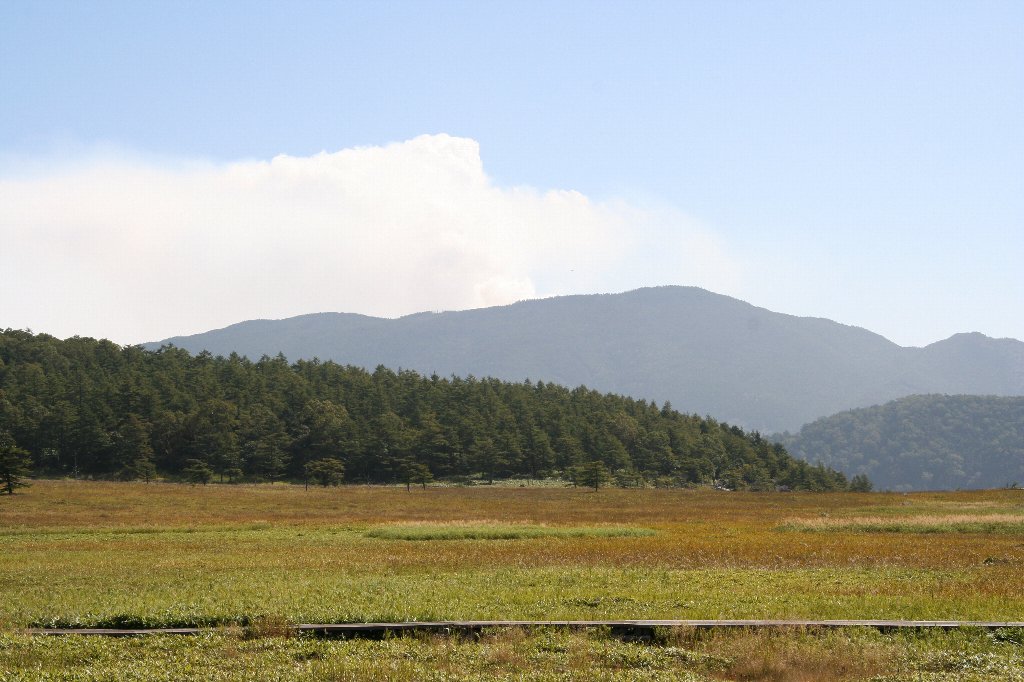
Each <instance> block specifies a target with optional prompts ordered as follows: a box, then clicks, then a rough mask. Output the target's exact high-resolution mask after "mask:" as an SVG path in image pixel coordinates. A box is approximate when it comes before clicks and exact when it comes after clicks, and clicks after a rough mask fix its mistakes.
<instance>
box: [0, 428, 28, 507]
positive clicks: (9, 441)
mask: <svg viewBox="0 0 1024 682" xmlns="http://www.w3.org/2000/svg"><path fill="white" fill-rule="evenodd" d="M31 464H32V459H31V457H30V456H29V453H28V450H24V449H22V448H19V447H18V446H17V445H15V443H14V439H13V438H11V436H10V434H8V433H7V432H6V431H0V488H2V491H3V492H6V493H7V494H8V495H13V494H14V490H15V489H16V488H26V487H28V485H29V484H28V483H26V482H25V480H24V479H25V478H26V477H27V476H28V475H29V467H30V466H31Z"/></svg>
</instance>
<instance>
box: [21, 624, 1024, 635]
mask: <svg viewBox="0 0 1024 682" xmlns="http://www.w3.org/2000/svg"><path fill="white" fill-rule="evenodd" d="M513 627H514V628H543V627H550V628H568V629H574V630H580V629H591V628H608V629H610V630H612V631H613V632H618V633H626V634H629V633H634V634H644V633H648V634H650V633H653V631H654V629H655V628H677V627H687V628H697V629H714V628H849V627H866V628H874V629H878V630H898V629H943V630H952V629H956V628H982V629H986V630H996V629H999V628H1008V627H1014V628H1022V627H1024V621H961V620H461V621H437V622H418V621H411V622H404V623H303V624H300V625H295V626H292V629H294V630H295V631H296V632H299V633H308V634H311V635H320V636H328V637H330V636H334V637H375V636H376V637H380V636H386V635H388V634H400V633H405V632H435V633H440V634H445V633H447V634H455V633H477V632H480V631H482V630H485V629H490V628H513ZM212 631H214V630H213V629H212V628H152V629H117V628H67V629H65V628H31V629H28V630H25V631H24V632H27V633H28V634H32V635H100V636H106V637H133V636H140V635H195V634H199V633H200V632H212Z"/></svg>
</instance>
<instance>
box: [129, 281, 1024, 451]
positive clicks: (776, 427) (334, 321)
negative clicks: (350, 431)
mask: <svg viewBox="0 0 1024 682" xmlns="http://www.w3.org/2000/svg"><path fill="white" fill-rule="evenodd" d="M163 344H172V345H175V346H178V347H181V348H184V349H186V350H189V351H190V352H193V353H196V352H201V351H203V350H208V351H209V352H211V353H213V354H215V355H228V354H230V353H231V352H237V353H239V354H240V355H246V356H248V357H250V358H253V359H255V358H258V357H260V356H262V355H276V354H277V353H283V354H284V355H285V356H286V357H288V358H289V359H290V360H297V359H300V358H302V359H312V358H314V357H318V358H320V359H322V360H328V359H331V360H334V361H336V362H340V363H343V364H352V365H357V366H362V367H366V368H368V369H372V368H373V367H376V366H377V365H385V366H387V367H392V368H398V367H401V368H407V369H414V370H417V371H420V372H424V373H427V374H431V373H436V374H439V375H441V376H448V375H451V374H456V375H462V376H465V375H468V374H473V375H475V376H494V377H497V378H501V379H509V380H516V381H518V380H522V379H525V378H532V379H541V380H544V381H552V382H555V383H560V384H564V385H586V386H588V387H590V388H594V389H598V390H602V391H611V392H615V393H621V394H623V395H631V396H633V397H636V398H643V399H647V400H656V401H658V402H664V401H669V402H671V403H672V404H673V406H674V407H676V408H677V409H681V410H684V411H687V412H693V413H697V414H710V415H715V416H716V417H718V418H721V419H723V420H726V421H729V422H731V423H736V424H738V425H741V426H744V427H746V428H753V429H757V430H762V431H765V432H779V431H785V430H794V429H797V428H799V427H800V426H802V425H803V424H805V423H808V422H810V421H813V420H814V419H816V418H819V417H823V416H827V415H830V414H834V413H836V412H840V411H843V410H846V409H851V408H855V407H864V406H868V405H873V404H878V403H881V402H885V401H888V400H892V399H896V398H899V397H902V396H905V395H912V394H915V393H950V392H952V393H984V394H994V395H1019V394H1024V343H1022V342H1020V341H1018V340H1016V339H992V338H990V337H987V336H985V335H983V334H979V333H977V332H968V333H962V334H955V335H953V336H951V337H950V338H949V339H943V340H940V341H936V342H934V343H932V344H929V345H927V346H924V347H903V346H899V345H898V344H896V343H894V342H893V341H890V340H889V339H886V338H885V337H884V336H882V335H880V334H877V333H875V332H873V331H870V330H867V329H864V328H862V327H856V326H853V325H846V324H842V323H840V322H835V321H833V320H829V319H827V318H821V317H801V316H796V315H790V314H787V313H777V312H774V311H771V310H768V309H766V308H761V307H758V306H755V305H753V304H751V303H748V302H746V301H742V300H740V299H736V298H732V297H729V296H724V295H722V294H717V293H713V292H710V291H707V290H704V289H699V288H697V287H678V286H665V287H651V288H644V289H636V290H633V291H629V292H624V293H621V294H577V295H572V296H558V297H552V298H545V299H530V300H525V301H519V302H516V303H513V304H509V305H506V306H497V307H490V308H476V309H471V310H462V311H445V312H421V313H413V314H410V315H405V316H402V317H399V318H377V317H372V316H367V315H360V314H357V313H309V314H305V315H300V316H296V317H291V318H285V319H282V320H247V321H244V322H240V323H236V324H234V325H229V326H227V327H224V328H222V329H219V330H211V331H209V332H205V333H202V334H195V335H190V336H178V337H171V338H168V339H165V340H164V341H161V342H156V343H152V344H146V347H147V348H150V349H155V348H158V347H159V346H160V345H163Z"/></svg>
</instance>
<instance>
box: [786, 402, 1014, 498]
mask: <svg viewBox="0 0 1024 682" xmlns="http://www.w3.org/2000/svg"><path fill="white" fill-rule="evenodd" d="M780 439H781V440H782V442H783V443H785V444H786V446H787V448H788V449H789V450H790V452H792V453H793V454H794V455H796V456H798V457H801V458H805V459H809V460H811V461H820V462H824V463H825V464H827V465H829V466H833V467H837V468H839V469H842V470H843V471H847V472H854V473H857V472H864V473H866V474H867V475H868V476H869V477H870V478H871V480H872V482H874V484H875V485H876V487H879V488H889V489H893V490H951V489H956V488H996V487H1002V486H1006V485H1012V484H1014V483H1017V484H1020V485H1024V398H1005V397H997V396H977V395H916V396H910V397H907V398H903V399H901V400H895V401H892V402H889V403H886V404H885V405H877V406H875V407H868V408H863V409H858V410H850V411H847V412H841V413H839V414H835V415H832V416H831V417H826V418H824V419H819V420H817V421H815V422H812V423H810V424H807V425H806V426H804V427H803V428H802V429H800V432H799V433H797V434H795V435H790V434H785V435H783V436H781V437H780Z"/></svg>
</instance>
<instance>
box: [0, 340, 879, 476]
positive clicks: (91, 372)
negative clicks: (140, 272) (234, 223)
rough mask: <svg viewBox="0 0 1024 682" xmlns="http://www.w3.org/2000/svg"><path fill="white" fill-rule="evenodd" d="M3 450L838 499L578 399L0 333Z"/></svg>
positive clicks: (694, 436)
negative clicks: (803, 493)
mask: <svg viewBox="0 0 1024 682" xmlns="http://www.w3.org/2000/svg"><path fill="white" fill-rule="evenodd" d="M0 435H2V436H3V437H4V438H5V439H6V442H8V443H13V444H16V447H17V448H18V449H20V450H22V451H26V452H27V453H28V455H27V458H28V459H29V460H30V461H29V462H28V466H29V469H30V471H31V472H32V473H33V474H34V475H37V476H76V477H83V478H85V477H88V478H121V479H127V480H137V479H141V480H147V481H148V480H152V479H155V478H157V477H161V478H168V479H172V480H189V481H193V482H208V481H210V480H214V481H225V482H242V481H249V482H253V481H274V480H291V481H303V480H306V481H309V480H310V479H312V480H313V481H314V482H321V483H324V484H327V483H335V482H339V481H341V480H344V481H346V482H358V483H363V482H366V483H396V482H404V483H406V484H410V483H426V482H427V481H429V480H451V481H456V482H457V481H468V480H470V479H473V480H480V481H494V480H498V479H508V478H529V479H539V478H545V477H561V478H563V479H566V480H573V481H578V482H585V483H586V484H588V485H594V486H595V487H596V486H597V485H599V484H613V483H617V484H619V485H666V486H668V485H674V486H679V485H719V486H722V487H726V488H731V489H751V490H774V489H777V488H785V489H791V490H844V489H847V488H849V487H851V485H850V483H848V481H847V479H846V477H845V476H844V475H843V474H842V473H839V472H837V471H834V470H832V469H829V468H826V467H824V466H821V465H814V466H812V465H809V464H807V463H806V462H804V461H801V460H797V459H795V458H793V457H791V456H790V455H789V454H788V453H787V452H786V450H785V449H784V448H783V447H782V446H781V445H779V444H777V443H772V442H769V441H767V440H765V439H763V438H762V437H761V436H760V434H758V433H747V432H744V431H743V430H742V429H740V428H739V427H736V426H730V425H729V424H726V423H723V422H719V421H716V420H715V419H713V418H710V417H699V416H696V415H686V414H681V413H679V412H676V411H675V410H673V409H672V408H671V406H670V405H669V404H665V405H663V406H658V405H656V404H654V403H653V402H647V401H644V400H637V399H632V398H626V397H622V396H618V395H612V394H602V393H598V392H596V391H592V390H589V389H587V388H585V387H578V388H573V389H570V388H565V387H562V386H557V385H554V384H550V383H543V382H540V381H536V382H535V381H529V380H524V381H522V382H519V383H513V382H506V381H499V380H496V379H488V378H474V377H466V378H460V377H455V376H452V377H439V376H436V375H435V376H422V375H420V374H418V373H416V372H413V371H408V370H399V371H393V370H391V369H387V368H384V367H378V368H377V369H376V370H375V371H373V372H368V371H366V370H364V369H362V368H357V367H351V366H343V365H339V364H336V363H333V362H320V361H318V360H310V361H299V362H295V363H289V362H288V360H287V359H286V358H285V357H283V356H281V355H278V356H276V357H266V356H265V357H263V358H261V359H259V360H257V361H252V360H249V359H247V358H245V357H241V356H238V355H236V354H232V355H230V356H229V357H220V356H218V357H214V356H212V355H210V354H209V353H200V354H198V355H194V356H193V355H191V354H189V353H188V352H186V351H184V350H181V349H178V348H174V347H169V346H167V347H163V348H161V349H160V350H158V351H147V350H143V349H142V348H140V347H138V346H124V347H122V346H119V345H117V344H114V343H112V342H110V341H105V340H95V339H91V338H81V337H74V338H70V339H67V340H60V339H57V338H54V337H52V336H48V335H45V334H38V335H34V334H32V333H30V332H27V331H17V330H6V331H3V332H0ZM855 483H856V485H855V486H854V487H858V486H859V487H863V486H865V485H868V484H867V481H866V479H864V478H863V477H861V476H857V477H855Z"/></svg>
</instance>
